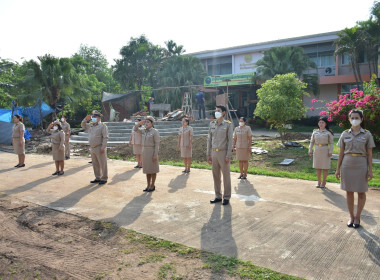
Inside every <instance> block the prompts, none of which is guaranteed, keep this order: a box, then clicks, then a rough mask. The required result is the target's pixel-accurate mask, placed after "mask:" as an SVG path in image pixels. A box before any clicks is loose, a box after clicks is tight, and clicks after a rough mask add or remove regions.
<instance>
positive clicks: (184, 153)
mask: <svg viewBox="0 0 380 280" xmlns="http://www.w3.org/2000/svg"><path fill="white" fill-rule="evenodd" d="M189 124H190V121H189V119H186V118H184V119H182V126H181V128H180V129H179V133H178V135H179V136H178V146H177V148H178V149H179V150H181V157H183V160H184V161H185V170H184V171H182V172H183V173H190V168H191V157H192V143H193V128H192V127H191V126H189Z"/></svg>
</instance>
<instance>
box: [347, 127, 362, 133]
mask: <svg viewBox="0 0 380 280" xmlns="http://www.w3.org/2000/svg"><path fill="white" fill-rule="evenodd" d="M348 132H349V133H352V129H351V128H350V129H349V130H348ZM359 133H365V129H364V128H362V127H361V128H360V130H359ZM359 133H358V134H359Z"/></svg>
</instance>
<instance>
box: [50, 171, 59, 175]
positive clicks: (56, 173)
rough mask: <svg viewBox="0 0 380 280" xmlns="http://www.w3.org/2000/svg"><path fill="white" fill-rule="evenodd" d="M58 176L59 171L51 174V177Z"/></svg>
mask: <svg viewBox="0 0 380 280" xmlns="http://www.w3.org/2000/svg"><path fill="white" fill-rule="evenodd" d="M58 174H59V171H55V172H54V173H53V174H51V175H58Z"/></svg>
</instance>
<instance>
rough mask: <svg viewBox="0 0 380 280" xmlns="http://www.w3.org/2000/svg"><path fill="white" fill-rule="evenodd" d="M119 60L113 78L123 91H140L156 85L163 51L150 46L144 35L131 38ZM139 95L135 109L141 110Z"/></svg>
mask: <svg viewBox="0 0 380 280" xmlns="http://www.w3.org/2000/svg"><path fill="white" fill-rule="evenodd" d="M120 55H121V56H122V58H121V59H117V60H115V62H116V65H115V66H114V69H115V71H114V74H113V76H114V78H115V79H116V80H117V81H118V82H119V83H120V84H121V86H122V88H123V89H124V90H136V89H137V90H140V91H141V89H142V87H143V85H144V86H150V87H154V86H155V85H156V84H157V73H158V69H159V68H160V66H161V63H162V59H163V57H164V50H163V49H162V48H161V47H159V46H157V45H154V44H152V43H151V42H150V41H149V40H148V39H147V38H146V37H145V35H141V36H140V37H138V38H131V39H130V41H129V42H128V44H127V45H126V46H124V47H122V48H121V50H120ZM140 102H141V95H140V96H139V98H137V108H138V110H140V108H141V104H140Z"/></svg>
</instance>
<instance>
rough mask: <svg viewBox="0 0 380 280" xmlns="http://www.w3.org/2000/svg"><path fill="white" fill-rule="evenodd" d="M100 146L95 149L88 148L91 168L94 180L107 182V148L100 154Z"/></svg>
mask: <svg viewBox="0 0 380 280" xmlns="http://www.w3.org/2000/svg"><path fill="white" fill-rule="evenodd" d="M100 148H101V146H98V147H96V148H90V152H91V159H92V167H93V168H94V174H95V178H96V180H104V181H107V180H108V169H107V148H106V149H105V150H104V153H103V154H101V153H100Z"/></svg>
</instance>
